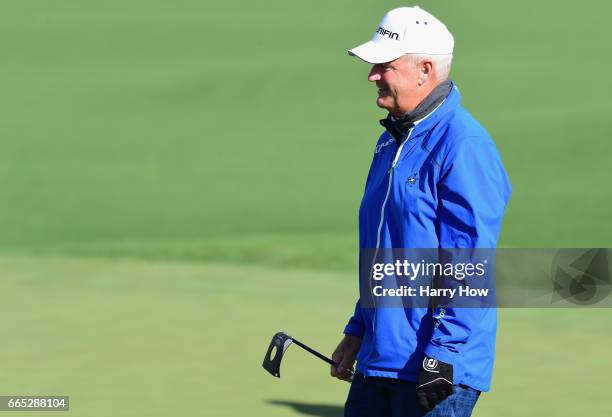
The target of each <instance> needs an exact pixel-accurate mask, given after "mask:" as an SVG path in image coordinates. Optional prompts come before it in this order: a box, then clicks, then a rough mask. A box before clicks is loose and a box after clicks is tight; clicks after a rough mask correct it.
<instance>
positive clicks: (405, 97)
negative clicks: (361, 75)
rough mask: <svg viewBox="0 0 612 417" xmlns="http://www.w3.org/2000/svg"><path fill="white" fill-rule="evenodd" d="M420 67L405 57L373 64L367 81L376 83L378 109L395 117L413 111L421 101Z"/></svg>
mask: <svg viewBox="0 0 612 417" xmlns="http://www.w3.org/2000/svg"><path fill="white" fill-rule="evenodd" d="M420 67H421V64H419V65H414V64H413V62H412V61H411V60H410V58H409V57H407V56H406V55H404V56H401V57H400V58H398V59H396V60H394V61H390V62H386V63H384V64H374V66H373V67H372V70H371V71H370V74H369V75H368V81H372V82H374V83H376V86H377V87H378V98H377V99H376V104H377V105H378V107H382V108H384V109H387V110H388V111H389V113H391V114H393V115H394V116H397V117H400V116H402V115H404V114H405V113H407V112H409V111H412V110H414V108H415V107H416V106H417V105H418V104H419V102H420V101H421V99H422V97H421V91H420V84H419V80H420V78H419V77H421V76H422V71H421V68H420ZM421 81H422V78H421Z"/></svg>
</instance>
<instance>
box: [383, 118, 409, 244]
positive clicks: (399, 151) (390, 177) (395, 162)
mask: <svg viewBox="0 0 612 417" xmlns="http://www.w3.org/2000/svg"><path fill="white" fill-rule="evenodd" d="M413 130H414V127H412V128H411V129H410V130H409V131H408V135H407V136H406V139H404V140H403V141H402V143H401V144H400V146H399V148H398V149H397V152H396V153H395V158H394V159H393V162H392V163H391V167H390V168H389V171H387V173H388V174H389V184H388V185H387V194H386V195H385V199H384V200H383V203H382V207H381V208H380V223H378V232H377V233H376V249H379V248H380V238H381V233H382V226H383V222H384V220H385V207H386V206H387V200H389V194H390V193H391V184H392V183H393V169H394V168H395V165H396V164H397V160H398V159H399V157H400V154H401V153H402V148H403V147H404V145H405V144H406V142H408V139H410V135H411V134H412V131H413ZM376 252H378V250H377V251H376Z"/></svg>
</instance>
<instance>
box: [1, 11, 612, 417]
mask: <svg viewBox="0 0 612 417" xmlns="http://www.w3.org/2000/svg"><path fill="white" fill-rule="evenodd" d="M419 4H420V5H421V6H422V7H424V8H425V9H427V10H428V11H430V12H432V13H433V14H435V15H436V16H438V17H439V18H440V19H441V20H443V21H444V22H445V23H446V24H447V26H448V27H449V29H450V30H451V31H452V32H453V34H454V35H455V39H456V48H455V58H454V65H453V72H452V79H453V80H454V81H455V82H456V83H457V85H458V86H459V88H460V89H461V92H462V94H463V103H464V105H465V106H466V107H467V108H468V109H470V111H471V112H472V113H473V114H474V115H475V116H476V117H477V118H478V119H479V120H480V121H481V122H482V123H483V124H484V125H485V126H486V127H487V129H488V130H489V132H490V133H491V135H492V137H493V138H494V140H495V141H496V143H497V146H498V148H499V150H500V153H501V155H502V158H503V160H504V163H505V166H506V169H507V171H508V173H509V176H510V178H511V181H512V184H513V187H514V194H513V196H512V199H511V202H510V205H509V207H508V210H507V215H506V218H505V222H504V227H503V232H502V236H501V240H500V246H505V247H610V246H612V242H611V240H612V223H611V222H609V221H608V218H609V213H610V211H612V187H611V186H610V183H609V178H608V177H609V173H608V171H609V169H610V166H612V143H610V141H609V138H608V136H609V132H610V131H611V129H612V118H610V113H611V110H612V106H611V105H610V103H609V98H610V93H612V71H611V69H612V58H611V57H610V55H609V54H608V53H607V51H608V50H609V49H610V48H609V39H611V38H612V27H611V26H610V25H609V23H608V15H609V14H610V12H611V11H612V6H610V4H608V3H607V2H604V1H602V0H600V1H592V0H587V1H583V2H581V3H580V6H579V7H578V6H576V5H573V3H569V2H553V1H549V0H546V1H541V2H528V1H525V0H520V1H515V2H507V3H499V2H490V1H488V2H487V1H484V0H477V1H467V2H457V1H451V0H446V1H421V2H420V3H419ZM401 5H410V4H409V3H400V2H395V1H361V2H357V3H356V2H350V1H345V0H341V1H334V2H325V1H320V0H319V1H316V0H315V1H309V2H294V1H280V0H271V1H266V2H247V1H231V0H230V1H224V2H207V1H204V2H202V1H194V0H189V1H188V0H177V1H174V2H166V1H159V0H149V1H143V0H122V1H118V0H108V1H104V2H93V1H84V0H81V1H76V0H70V1H68V0H55V1H48V2H41V1H34V0H3V1H2V2H1V3H0V51H2V63H1V65H0V87H1V90H0V112H1V114H2V123H0V202H1V203H0V230H1V233H0V329H2V331H3V334H2V340H3V343H1V344H0V395H13V394H22V395H26V394H30V395H34V394H56V395H70V396H71V402H72V403H71V411H70V413H71V414H72V415H75V416H105V417H106V416H110V415H112V416H143V415H147V416H167V415H177V416H186V415H189V416H198V415H202V416H237V415H245V414H248V415H251V416H299V415H301V416H303V415H313V416H339V415H341V407H342V404H343V402H344V399H345V395H346V391H347V388H348V384H344V383H341V382H337V381H334V380H332V379H331V378H329V377H327V369H326V367H325V366H324V365H322V364H321V363H319V362H317V361H316V360H314V359H312V358H310V357H308V356H306V355H304V354H302V353H301V352H298V351H297V349H296V350H295V351H293V350H290V351H289V354H288V355H289V358H288V359H289V360H287V361H286V362H285V363H284V364H283V370H282V374H283V378H282V379H281V380H276V379H274V378H272V377H270V376H269V375H267V374H266V373H265V372H264V371H263V370H262V369H261V367H260V363H261V360H262V358H263V353H264V351H265V348H266V346H267V343H268V342H269V339H270V337H271V335H272V334H273V333H274V332H275V331H278V330H283V329H284V330H286V331H287V332H289V333H290V334H293V335H295V336H296V337H298V338H302V339H304V341H307V342H309V343H310V344H312V345H313V347H315V348H318V349H320V350H322V351H325V352H331V351H332V350H333V348H334V347H335V344H336V343H337V341H338V340H339V337H340V332H341V330H342V328H343V325H344V323H345V321H346V320H347V318H348V316H349V315H350V314H351V311H352V305H353V303H354V300H355V297H356V293H357V285H356V284H357V279H356V274H355V271H356V265H355V263H356V262H355V260H356V258H357V251H356V246H357V242H356V240H357V208H358V204H359V200H360V197H361V191H362V188H363V184H364V181H365V177H366V174H367V169H368V165H369V162H370V158H371V153H372V149H373V146H374V143H375V141H376V139H377V137H378V135H379V133H380V129H381V128H380V126H379V125H378V122H377V120H378V119H379V118H381V117H383V116H384V113H383V112H382V111H381V110H380V109H378V108H377V107H376V106H375V104H374V102H375V89H374V88H373V87H372V86H371V85H368V82H367V80H366V75H367V72H368V70H369V66H368V65H367V64H365V63H362V62H359V61H358V60H356V59H351V58H350V57H348V55H347V54H346V49H347V48H350V47H352V46H355V45H357V44H359V43H361V42H364V41H365V40H367V39H368V38H369V37H370V36H371V33H372V32H373V30H374V29H375V27H376V24H377V23H378V21H379V19H380V18H381V17H382V15H383V14H384V13H385V12H386V11H387V10H389V9H391V8H393V7H398V6H401ZM500 316H501V320H500V332H499V340H498V355H497V362H496V370H495V376H494V381H493V391H492V392H491V393H490V394H487V395H485V396H483V397H482V400H481V402H480V403H479V405H478V406H477V408H476V412H475V415H476V416H479V417H485V416H515V415H521V416H525V415H534V416H535V415H538V416H539V415H543V414H550V415H556V416H574V415H576V414H578V413H588V414H594V415H605V414H606V413H609V412H610V410H611V409H612V402H611V401H610V400H609V396H608V395H607V394H608V393H607V392H606V388H607V386H608V385H609V384H608V383H607V380H606V379H605V375H606V374H608V375H609V374H610V372H611V371H612V363H611V361H610V360H609V359H608V351H609V349H610V346H612V334H611V333H612V332H610V330H609V329H610V328H612V313H611V312H610V310H560V309H559V310H518V309H517V310H502V311H500ZM605 329H608V330H605ZM10 414H11V413H9V415H10ZM30 414H31V415H36V414H35V413H20V414H18V415H21V416H26V415H30Z"/></svg>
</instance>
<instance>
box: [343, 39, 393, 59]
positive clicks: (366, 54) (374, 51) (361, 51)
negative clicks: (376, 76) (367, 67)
mask: <svg viewBox="0 0 612 417" xmlns="http://www.w3.org/2000/svg"><path fill="white" fill-rule="evenodd" d="M348 53H349V55H351V56H356V57H357V58H359V59H361V60H363V61H365V62H368V63H370V64H382V63H384V62H389V61H393V60H394V59H397V58H399V57H400V56H402V55H404V52H402V51H401V50H400V49H399V48H390V47H389V45H385V44H383V43H380V42H374V41H369V42H366V43H364V44H363V45H359V46H357V47H355V48H353V49H349V51H348Z"/></svg>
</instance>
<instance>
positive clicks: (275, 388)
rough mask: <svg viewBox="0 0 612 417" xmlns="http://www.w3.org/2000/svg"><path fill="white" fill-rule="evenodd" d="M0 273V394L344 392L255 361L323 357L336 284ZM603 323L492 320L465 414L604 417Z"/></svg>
mask: <svg viewBox="0 0 612 417" xmlns="http://www.w3.org/2000/svg"><path fill="white" fill-rule="evenodd" d="M0 268H1V270H2V271H3V279H2V281H1V282H0V294H1V295H0V304H1V305H2V311H3V314H2V318H1V319H0V326H1V328H2V329H3V334H4V335H5V336H4V337H3V343H2V344H1V345H0V357H2V363H3V365H2V378H1V379H0V392H2V393H6V394H17V393H19V394H22V395H26V394H40V393H54V394H58V395H70V396H71V402H72V404H71V413H72V415H77V416H80V417H81V416H83V417H94V416H108V415H113V416H117V417H119V416H137V415H147V416H167V415H176V416H187V415H204V416H237V415H245V414H248V415H251V416H298V415H304V414H306V415H308V413H309V412H310V413H311V415H319V416H327V417H329V416H338V415H341V413H340V410H341V406H342V404H343V401H344V398H345V396H346V393H347V388H348V384H345V383H343V382H340V381H336V380H333V379H332V378H331V377H329V376H328V369H327V366H326V365H325V364H323V363H322V362H319V361H318V360H317V359H314V358H313V357H311V356H309V355H307V354H305V353H303V352H301V351H300V350H299V349H297V348H292V349H290V350H289V351H288V353H287V357H286V358H285V360H284V362H283V366H282V369H281V375H282V378H281V379H280V380H277V379H276V378H273V377H272V376H270V375H268V374H267V373H266V372H265V371H264V370H263V369H262V368H261V361H262V359H263V355H264V352H265V348H266V347H267V344H268V342H269V339H270V337H271V336H272V334H273V333H274V332H276V331H278V330H285V331H287V332H289V333H290V334H293V335H294V336H296V337H299V338H301V339H303V340H304V341H307V342H308V343H310V344H311V345H312V346H313V347H315V348H318V349H320V350H321V351H323V352H327V353H329V352H331V351H332V350H333V348H334V347H335V344H336V343H337V341H338V339H339V337H340V334H339V333H340V329H341V328H342V326H343V324H344V321H345V319H346V316H347V314H348V312H349V311H348V310H349V308H348V306H350V304H351V303H352V301H353V300H354V297H355V295H356V294H355V292H356V289H355V286H354V285H353V284H354V282H353V280H354V277H353V276H352V275H350V274H342V273H323V272H320V271H319V272H310V271H307V270H303V269H287V268H282V269H278V268H269V267H268V268H264V267H241V266H230V265H220V264H216V265H215V264H201V263H186V262H183V263H181V262H170V263H167V262H145V261H128V260H124V261H116V260H115V261H113V260H100V259H87V258H39V259H33V258H31V257H16V256H12V257H6V256H5V257H2V258H0ZM611 319H612V310H608V309H605V310H595V309H593V310H565V309H551V310H524V309H507V310H501V320H500V330H499V340H498V349H497V350H498V353H497V355H498V356H497V362H496V369H495V378H494V384H493V391H492V393H490V394H487V395H485V396H483V398H482V402H481V403H480V404H479V406H478V408H477V413H476V414H475V415H476V416H478V417H486V416H516V415H525V416H537V415H542V414H547V415H555V416H568V417H569V416H574V415H576V414H578V413H580V412H582V411H583V410H585V409H589V411H590V412H593V413H594V414H595V415H605V410H606V409H609V407H610V401H609V400H606V398H607V396H606V395H607V392H606V390H607V387H608V384H607V379H606V375H609V373H610V371H612V364H611V363H610V361H607V360H606V359H605V358H606V357H607V354H608V351H609V346H610V344H611V343H612V335H610V333H609V332H605V331H603V330H604V329H606V328H607V327H609V323H610V320H611ZM593 335H597V337H596V340H595V338H594V337H593ZM299 410H302V412H299ZM8 415H11V413H9V414H8ZM16 415H27V414H26V413H23V414H16ZM32 415H34V414H32Z"/></svg>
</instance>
